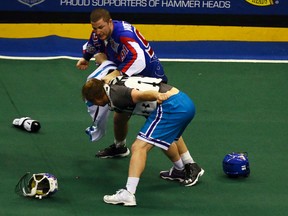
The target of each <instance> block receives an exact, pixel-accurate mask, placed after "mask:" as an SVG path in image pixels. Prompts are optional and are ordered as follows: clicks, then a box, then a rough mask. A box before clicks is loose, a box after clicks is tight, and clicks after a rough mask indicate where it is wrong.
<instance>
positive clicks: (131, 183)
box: [126, 177, 140, 194]
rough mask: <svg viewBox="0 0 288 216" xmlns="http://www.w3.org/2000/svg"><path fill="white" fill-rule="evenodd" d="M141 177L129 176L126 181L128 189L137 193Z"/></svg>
mask: <svg viewBox="0 0 288 216" xmlns="http://www.w3.org/2000/svg"><path fill="white" fill-rule="evenodd" d="M139 180H140V178H137V177H128V179H127V183H126V189H127V190H128V191H129V192H130V193H132V194H135V193H136V188H137V186H138V183H139Z"/></svg>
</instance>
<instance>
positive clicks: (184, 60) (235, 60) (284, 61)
mask: <svg viewBox="0 0 288 216" xmlns="http://www.w3.org/2000/svg"><path fill="white" fill-rule="evenodd" d="M0 59H10V60H55V59H70V60H78V59H79V57H71V56H50V57H15V56H2V55H0ZM92 60H93V58H92ZM160 61H163V62H251V63H288V60H259V59H164V58H163V59H162V58H160Z"/></svg>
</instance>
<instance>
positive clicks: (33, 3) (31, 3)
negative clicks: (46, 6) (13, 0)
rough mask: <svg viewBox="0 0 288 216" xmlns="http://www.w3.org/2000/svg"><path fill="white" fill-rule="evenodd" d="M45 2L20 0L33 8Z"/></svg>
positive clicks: (42, 0) (41, 0)
mask: <svg viewBox="0 0 288 216" xmlns="http://www.w3.org/2000/svg"><path fill="white" fill-rule="evenodd" d="M44 1H45V0H18V2H20V3H22V4H25V5H27V6H29V7H33V6H35V5H38V4H41V3H42V2H44Z"/></svg>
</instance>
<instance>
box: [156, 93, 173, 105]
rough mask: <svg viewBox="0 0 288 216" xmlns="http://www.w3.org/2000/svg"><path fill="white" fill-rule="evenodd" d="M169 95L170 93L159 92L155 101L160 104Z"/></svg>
mask: <svg viewBox="0 0 288 216" xmlns="http://www.w3.org/2000/svg"><path fill="white" fill-rule="evenodd" d="M169 97H170V94H168V93H167V92H166V93H159V94H158V96H157V103H159V104H161V103H162V102H163V101H165V100H167V99H168V98H169Z"/></svg>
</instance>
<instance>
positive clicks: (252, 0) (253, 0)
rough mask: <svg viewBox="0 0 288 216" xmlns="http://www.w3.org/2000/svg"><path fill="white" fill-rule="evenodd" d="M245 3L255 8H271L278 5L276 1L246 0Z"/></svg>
mask: <svg viewBox="0 0 288 216" xmlns="http://www.w3.org/2000/svg"><path fill="white" fill-rule="evenodd" d="M246 2H248V3H250V4H252V5H255V6H271V5H273V4H275V3H278V1H277V0H246Z"/></svg>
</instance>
